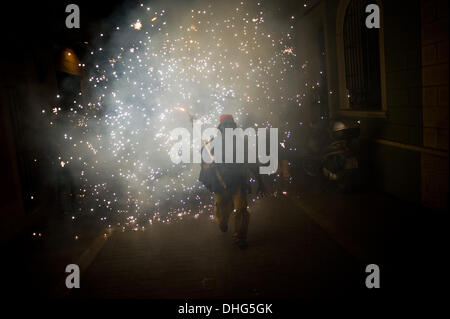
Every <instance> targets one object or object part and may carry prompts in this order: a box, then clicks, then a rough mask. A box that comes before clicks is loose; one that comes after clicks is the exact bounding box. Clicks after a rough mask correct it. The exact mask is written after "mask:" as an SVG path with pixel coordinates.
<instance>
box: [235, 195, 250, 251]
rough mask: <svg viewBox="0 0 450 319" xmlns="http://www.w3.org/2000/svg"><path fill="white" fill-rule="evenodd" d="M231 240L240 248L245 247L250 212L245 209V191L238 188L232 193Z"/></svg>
mask: <svg viewBox="0 0 450 319" xmlns="http://www.w3.org/2000/svg"><path fill="white" fill-rule="evenodd" d="M233 207H234V212H233V219H234V233H233V241H234V243H236V244H237V245H238V246H239V247H241V248H246V247H247V232H248V225H249V222H250V214H249V212H248V210H247V191H246V190H243V189H242V188H240V189H239V190H237V191H236V192H234V194H233Z"/></svg>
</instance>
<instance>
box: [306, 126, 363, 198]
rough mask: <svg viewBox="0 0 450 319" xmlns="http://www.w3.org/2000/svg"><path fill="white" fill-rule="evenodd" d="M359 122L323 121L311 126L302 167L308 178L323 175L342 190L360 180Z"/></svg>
mask: <svg viewBox="0 0 450 319" xmlns="http://www.w3.org/2000/svg"><path fill="white" fill-rule="evenodd" d="M359 135H360V128H359V123H358V122H357V121H353V120H348V119H345V120H344V119H336V120H330V121H326V120H323V121H321V122H319V123H318V124H316V125H314V126H312V127H311V135H310V138H309V143H308V154H307V155H306V156H304V157H303V160H302V167H303V170H304V172H305V173H306V174H307V175H309V176H323V177H324V178H325V179H327V180H329V181H332V182H334V183H335V184H336V185H337V186H338V187H339V188H340V189H342V190H350V189H352V188H353V187H354V186H356V184H357V182H358V180H359V162H358V138H359Z"/></svg>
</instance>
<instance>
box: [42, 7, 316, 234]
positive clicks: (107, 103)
mask: <svg viewBox="0 0 450 319" xmlns="http://www.w3.org/2000/svg"><path fill="white" fill-rule="evenodd" d="M128 9H129V12H121V18H120V19H115V20H114V24H115V25H114V26H113V27H112V28H111V29H110V30H109V32H108V33H106V32H105V33H99V34H98V36H97V40H96V41H94V43H92V44H90V45H91V46H92V51H91V52H90V54H89V55H88V57H86V58H84V59H83V61H82V62H81V63H80V65H79V67H80V68H83V69H84V72H85V74H87V75H88V76H87V79H88V81H87V85H86V88H85V89H84V90H83V92H79V93H78V95H77V96H78V98H77V99H76V100H74V101H73V104H71V105H69V106H63V105H56V106H51V107H50V106H49V107H44V110H43V116H45V120H46V121H48V123H50V130H51V132H52V134H53V135H55V136H57V139H58V142H57V145H58V147H57V153H58V156H57V159H55V160H56V161H57V163H58V165H57V167H55V169H58V170H67V171H69V172H70V174H71V176H72V178H73V181H74V183H76V185H77V186H76V187H77V190H78V198H79V208H78V211H79V213H80V214H97V215H96V216H98V217H99V218H101V219H102V220H104V221H105V222H106V223H107V224H108V222H110V221H111V220H112V219H111V218H112V217H113V216H116V215H121V216H123V217H124V218H126V220H128V221H130V220H132V221H135V220H136V218H138V217H140V218H139V220H140V222H141V224H142V223H147V224H148V223H154V222H157V221H159V222H170V221H173V220H180V219H183V218H184V217H185V216H188V215H190V216H194V217H198V216H199V215H201V214H202V213H207V214H211V208H212V201H211V194H209V193H208V192H207V190H206V189H205V188H204V187H203V186H202V185H201V183H200V182H198V174H199V170H200V167H199V165H198V164H178V165H176V164H174V163H172V161H171V160H170V155H169V153H170V149H171V148H172V146H173V144H174V143H175V141H173V140H172V139H171V138H170V132H171V131H172V130H173V129H175V128H179V127H185V128H190V127H191V123H190V121H189V118H188V117H187V116H186V113H185V112H180V109H185V110H187V111H188V113H189V114H194V116H195V118H196V120H197V121H199V122H201V123H202V125H206V126H207V127H214V126H216V125H217V122H218V119H219V116H220V114H222V113H231V114H233V116H234V118H235V119H236V121H237V123H238V125H240V126H241V127H243V128H244V129H245V128H247V127H254V128H257V127H267V128H271V127H277V128H278V130H279V134H280V136H279V141H278V142H279V145H280V147H283V148H285V149H286V150H290V151H293V152H294V151H295V149H294V148H290V146H289V145H290V141H291V139H292V138H293V137H292V135H291V128H292V125H294V124H295V123H292V121H290V119H289V117H288V116H287V115H286V114H288V113H287V112H288V109H290V110H292V109H296V110H298V111H299V112H300V110H301V108H302V103H304V101H305V100H306V98H307V94H306V93H307V92H308V91H307V89H309V88H310V87H314V86H316V87H317V86H318V85H320V83H318V81H317V79H312V78H313V77H311V76H310V78H311V80H306V79H305V78H304V76H303V73H304V71H305V66H307V63H308V62H307V61H306V62H305V61H297V57H296V50H298V49H301V44H299V43H296V44H295V43H294V30H295V28H294V24H295V17H294V16H290V17H281V16H280V14H279V12H278V11H277V8H275V7H272V2H269V1H267V2H263V1H261V2H255V1H233V0H232V1H220V2H219V1H197V2H188V3H187V4H186V3H182V2H180V4H179V5H173V4H172V5H169V6H167V3H165V2H160V3H155V2H154V1H153V2H150V3H149V4H148V5H147V4H145V3H143V4H141V5H138V6H137V7H136V8H128ZM317 78H319V76H317ZM45 109H48V110H50V112H47V111H46V110H45ZM64 109H66V110H67V111H66V112H63V111H62V110H64ZM55 123H58V124H55ZM296 125H298V123H297V124H296ZM136 226H139V227H141V226H144V225H143V224H142V225H137V224H136Z"/></svg>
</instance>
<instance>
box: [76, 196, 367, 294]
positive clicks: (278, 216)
mask: <svg viewBox="0 0 450 319" xmlns="http://www.w3.org/2000/svg"><path fill="white" fill-rule="evenodd" d="M250 214H251V220H250V228H249V240H248V243H249V247H248V249H247V250H240V249H239V248H237V247H235V246H233V245H232V242H231V231H232V230H233V225H232V223H231V221H230V229H229V231H228V232H227V233H222V232H220V231H219V228H218V226H217V225H216V224H215V223H214V221H212V220H211V219H209V218H208V217H207V216H204V218H199V219H191V220H183V221H182V222H180V223H173V224H169V225H165V224H159V225H152V226H150V227H149V228H147V229H146V230H145V231H136V232H120V231H116V232H115V233H114V234H113V235H112V236H111V237H110V238H109V239H108V241H107V242H106V244H105V245H104V247H103V249H102V250H101V251H100V253H99V254H98V255H97V257H96V258H95V260H94V261H93V263H92V264H91V265H90V267H89V268H88V269H87V270H86V271H85V272H83V273H82V275H81V288H80V289H73V290H72V291H71V292H70V294H69V295H68V297H69V298H87V297H94V298H162V299H164V298H266V297H267V298H298V297H301V298H314V297H342V296H350V295H352V296H355V295H358V296H361V293H364V291H367V288H365V284H364V280H365V275H366V274H365V272H364V271H365V266H363V265H361V264H360V263H359V262H357V261H356V259H354V258H353V257H352V256H350V255H349V254H348V253H347V252H346V251H345V250H344V249H343V248H342V247H341V246H339V245H338V244H337V243H336V242H335V241H333V240H332V239H331V238H330V237H329V236H328V235H327V233H326V232H324V231H323V230H322V229H321V228H320V227H319V226H317V224H315V223H314V222H312V220H310V219H309V218H308V217H307V215H306V214H305V213H304V212H303V211H301V210H299V208H297V206H295V205H294V204H293V202H292V201H291V199H290V198H289V197H286V196H283V197H279V198H274V197H270V198H265V199H262V200H259V201H257V202H256V203H255V204H254V205H253V206H252V207H251V209H250Z"/></svg>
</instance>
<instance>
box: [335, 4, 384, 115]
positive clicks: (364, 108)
mask: <svg viewBox="0 0 450 319" xmlns="http://www.w3.org/2000/svg"><path fill="white" fill-rule="evenodd" d="M374 2H375V1H374V0H347V1H342V2H341V4H340V7H339V9H338V17H337V31H338V32H337V45H338V64H339V87H340V88H339V90H340V92H339V93H340V110H341V111H344V112H347V113H348V112H353V114H356V113H358V114H359V115H360V116H361V115H368V116H370V115H375V116H384V113H385V111H386V104H385V102H384V77H385V76H384V48H383V33H382V32H383V31H382V28H383V24H382V17H381V28H380V29H376V28H372V29H369V28H367V27H366V25H365V19H366V15H367V14H366V6H367V5H369V4H371V3H374ZM377 4H378V3H377ZM380 12H381V10H380Z"/></svg>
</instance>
